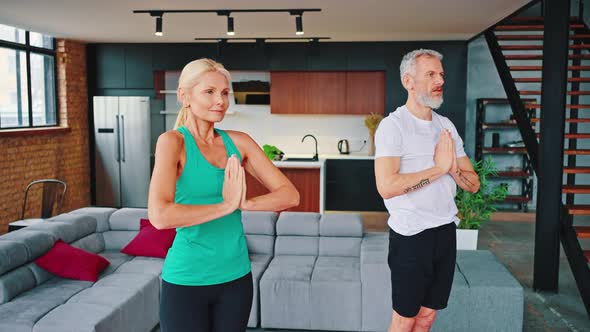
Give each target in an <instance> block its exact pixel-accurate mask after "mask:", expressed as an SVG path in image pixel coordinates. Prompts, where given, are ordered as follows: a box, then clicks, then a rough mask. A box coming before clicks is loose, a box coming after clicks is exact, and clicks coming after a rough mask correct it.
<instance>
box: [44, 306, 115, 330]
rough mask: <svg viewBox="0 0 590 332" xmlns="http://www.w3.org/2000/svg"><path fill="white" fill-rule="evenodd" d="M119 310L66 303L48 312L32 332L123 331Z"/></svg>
mask: <svg viewBox="0 0 590 332" xmlns="http://www.w3.org/2000/svg"><path fill="white" fill-rule="evenodd" d="M120 314H121V313H120V311H119V310H113V308H111V307H109V306H105V305H102V304H90V303H66V304H62V305H60V306H58V307H56V308H55V309H53V310H51V311H50V312H48V313H47V314H46V315H45V316H43V317H42V318H41V319H40V320H39V321H38V322H36V323H35V326H33V332H96V331H109V332H111V331H113V332H115V331H125V326H124V325H123V323H122V320H121V319H120V318H119V317H120Z"/></svg>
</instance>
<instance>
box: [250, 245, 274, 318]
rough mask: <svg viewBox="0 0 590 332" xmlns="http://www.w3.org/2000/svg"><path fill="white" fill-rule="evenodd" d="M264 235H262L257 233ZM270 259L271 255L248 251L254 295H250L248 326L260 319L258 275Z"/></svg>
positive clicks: (260, 275) (262, 271)
mask: <svg viewBox="0 0 590 332" xmlns="http://www.w3.org/2000/svg"><path fill="white" fill-rule="evenodd" d="M259 236H264V235H259ZM271 259H272V256H271V255H260V254H252V253H250V262H251V265H252V283H253V286H254V292H253V293H254V294H253V295H254V296H253V297H252V308H251V309H250V316H249V317H248V327H257V326H258V322H259V320H260V317H259V316H260V315H259V312H260V305H259V304H260V290H259V289H260V277H262V274H263V273H264V271H265V270H266V267H267V266H268V264H269V263H270V260H271Z"/></svg>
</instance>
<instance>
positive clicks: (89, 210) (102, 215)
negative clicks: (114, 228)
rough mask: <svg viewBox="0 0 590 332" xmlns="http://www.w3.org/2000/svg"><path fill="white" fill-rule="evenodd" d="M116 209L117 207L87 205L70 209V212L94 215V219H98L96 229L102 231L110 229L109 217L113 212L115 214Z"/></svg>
mask: <svg viewBox="0 0 590 332" xmlns="http://www.w3.org/2000/svg"><path fill="white" fill-rule="evenodd" d="M115 211H117V209H115V208H106V207H85V208H81V209H77V210H74V211H70V212H69V213H73V214H83V215H87V216H91V217H94V219H96V222H97V224H96V231H97V232H99V233H102V232H104V231H107V230H108V229H109V218H110V216H111V214H113V213H114V212H115Z"/></svg>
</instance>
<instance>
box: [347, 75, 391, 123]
mask: <svg viewBox="0 0 590 332" xmlns="http://www.w3.org/2000/svg"><path fill="white" fill-rule="evenodd" d="M345 100H346V114H371V113H380V114H383V113H384V111H385V72H382V71H369V72H367V71H349V72H346V99H345Z"/></svg>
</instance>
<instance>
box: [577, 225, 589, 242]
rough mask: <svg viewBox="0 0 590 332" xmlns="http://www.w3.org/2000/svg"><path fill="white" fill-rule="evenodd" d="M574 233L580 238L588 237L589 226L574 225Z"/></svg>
mask: <svg viewBox="0 0 590 332" xmlns="http://www.w3.org/2000/svg"><path fill="white" fill-rule="evenodd" d="M574 229H575V230H576V235H577V236H578V238H580V239H590V226H574Z"/></svg>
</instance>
